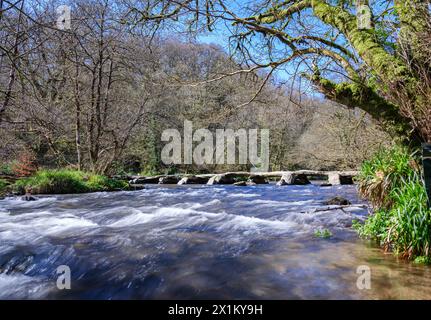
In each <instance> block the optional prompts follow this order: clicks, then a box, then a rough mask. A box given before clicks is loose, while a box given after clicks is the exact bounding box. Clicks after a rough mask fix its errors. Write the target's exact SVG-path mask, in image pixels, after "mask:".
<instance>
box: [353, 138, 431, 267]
mask: <svg viewBox="0 0 431 320" xmlns="http://www.w3.org/2000/svg"><path fill="white" fill-rule="evenodd" d="M358 180H359V190H360V193H361V194H362V195H363V196H365V197H367V198H368V199H369V200H370V201H371V203H372V204H373V205H374V207H375V208H376V210H375V212H374V214H373V215H371V216H370V217H369V218H368V219H367V220H366V221H365V223H364V224H363V225H360V224H359V223H354V224H353V227H354V228H355V229H356V230H357V231H358V233H359V235H360V236H362V237H366V238H370V239H373V240H376V241H377V242H378V243H379V244H380V245H381V246H382V247H383V248H385V249H386V250H387V251H389V250H391V251H393V252H394V253H395V254H397V255H399V256H401V257H403V258H406V259H415V258H416V257H419V256H422V257H427V259H428V258H430V244H431V229H430V228H431V210H430V208H428V204H427V194H426V190H425V186H424V181H423V179H422V175H421V172H420V169H419V166H418V165H417V162H416V159H415V153H412V152H410V151H409V149H408V148H406V147H400V146H396V147H394V148H393V149H391V150H387V151H380V152H379V153H377V154H376V155H375V156H374V158H373V159H371V160H370V161H367V162H366V163H364V165H363V166H362V171H361V174H360V176H359V178H358Z"/></svg>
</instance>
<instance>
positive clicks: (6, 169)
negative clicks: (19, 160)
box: [0, 163, 13, 175]
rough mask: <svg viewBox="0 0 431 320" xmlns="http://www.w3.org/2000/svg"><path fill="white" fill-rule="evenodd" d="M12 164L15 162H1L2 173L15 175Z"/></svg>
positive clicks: (0, 169)
mask: <svg viewBox="0 0 431 320" xmlns="http://www.w3.org/2000/svg"><path fill="white" fill-rule="evenodd" d="M12 166H13V163H2V164H0V173H1V174H6V175H13V170H12Z"/></svg>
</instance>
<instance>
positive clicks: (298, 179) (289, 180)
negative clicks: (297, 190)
mask: <svg viewBox="0 0 431 320" xmlns="http://www.w3.org/2000/svg"><path fill="white" fill-rule="evenodd" d="M307 184H311V182H310V180H308V178H307V176H306V175H305V174H297V173H286V174H283V176H282V177H281V179H280V181H278V182H277V185H278V186H285V185H307Z"/></svg>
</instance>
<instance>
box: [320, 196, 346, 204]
mask: <svg viewBox="0 0 431 320" xmlns="http://www.w3.org/2000/svg"><path fill="white" fill-rule="evenodd" d="M323 204H325V205H327V206H333V205H337V206H348V205H351V204H352V203H351V202H350V201H349V200H347V199H345V198H343V197H338V196H337V197H334V198H332V199H329V200H328V201H325V202H324V203H323Z"/></svg>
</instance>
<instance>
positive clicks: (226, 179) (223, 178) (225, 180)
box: [207, 173, 236, 185]
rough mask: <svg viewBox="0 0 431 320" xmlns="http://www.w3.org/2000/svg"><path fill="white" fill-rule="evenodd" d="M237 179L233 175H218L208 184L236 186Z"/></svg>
mask: <svg viewBox="0 0 431 320" xmlns="http://www.w3.org/2000/svg"><path fill="white" fill-rule="evenodd" d="M235 177H236V175H234V174H231V173H224V174H216V175H215V176H213V177H211V178H210V179H209V180H208V182H207V184H209V185H212V184H234V183H235V182H236V181H235Z"/></svg>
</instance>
